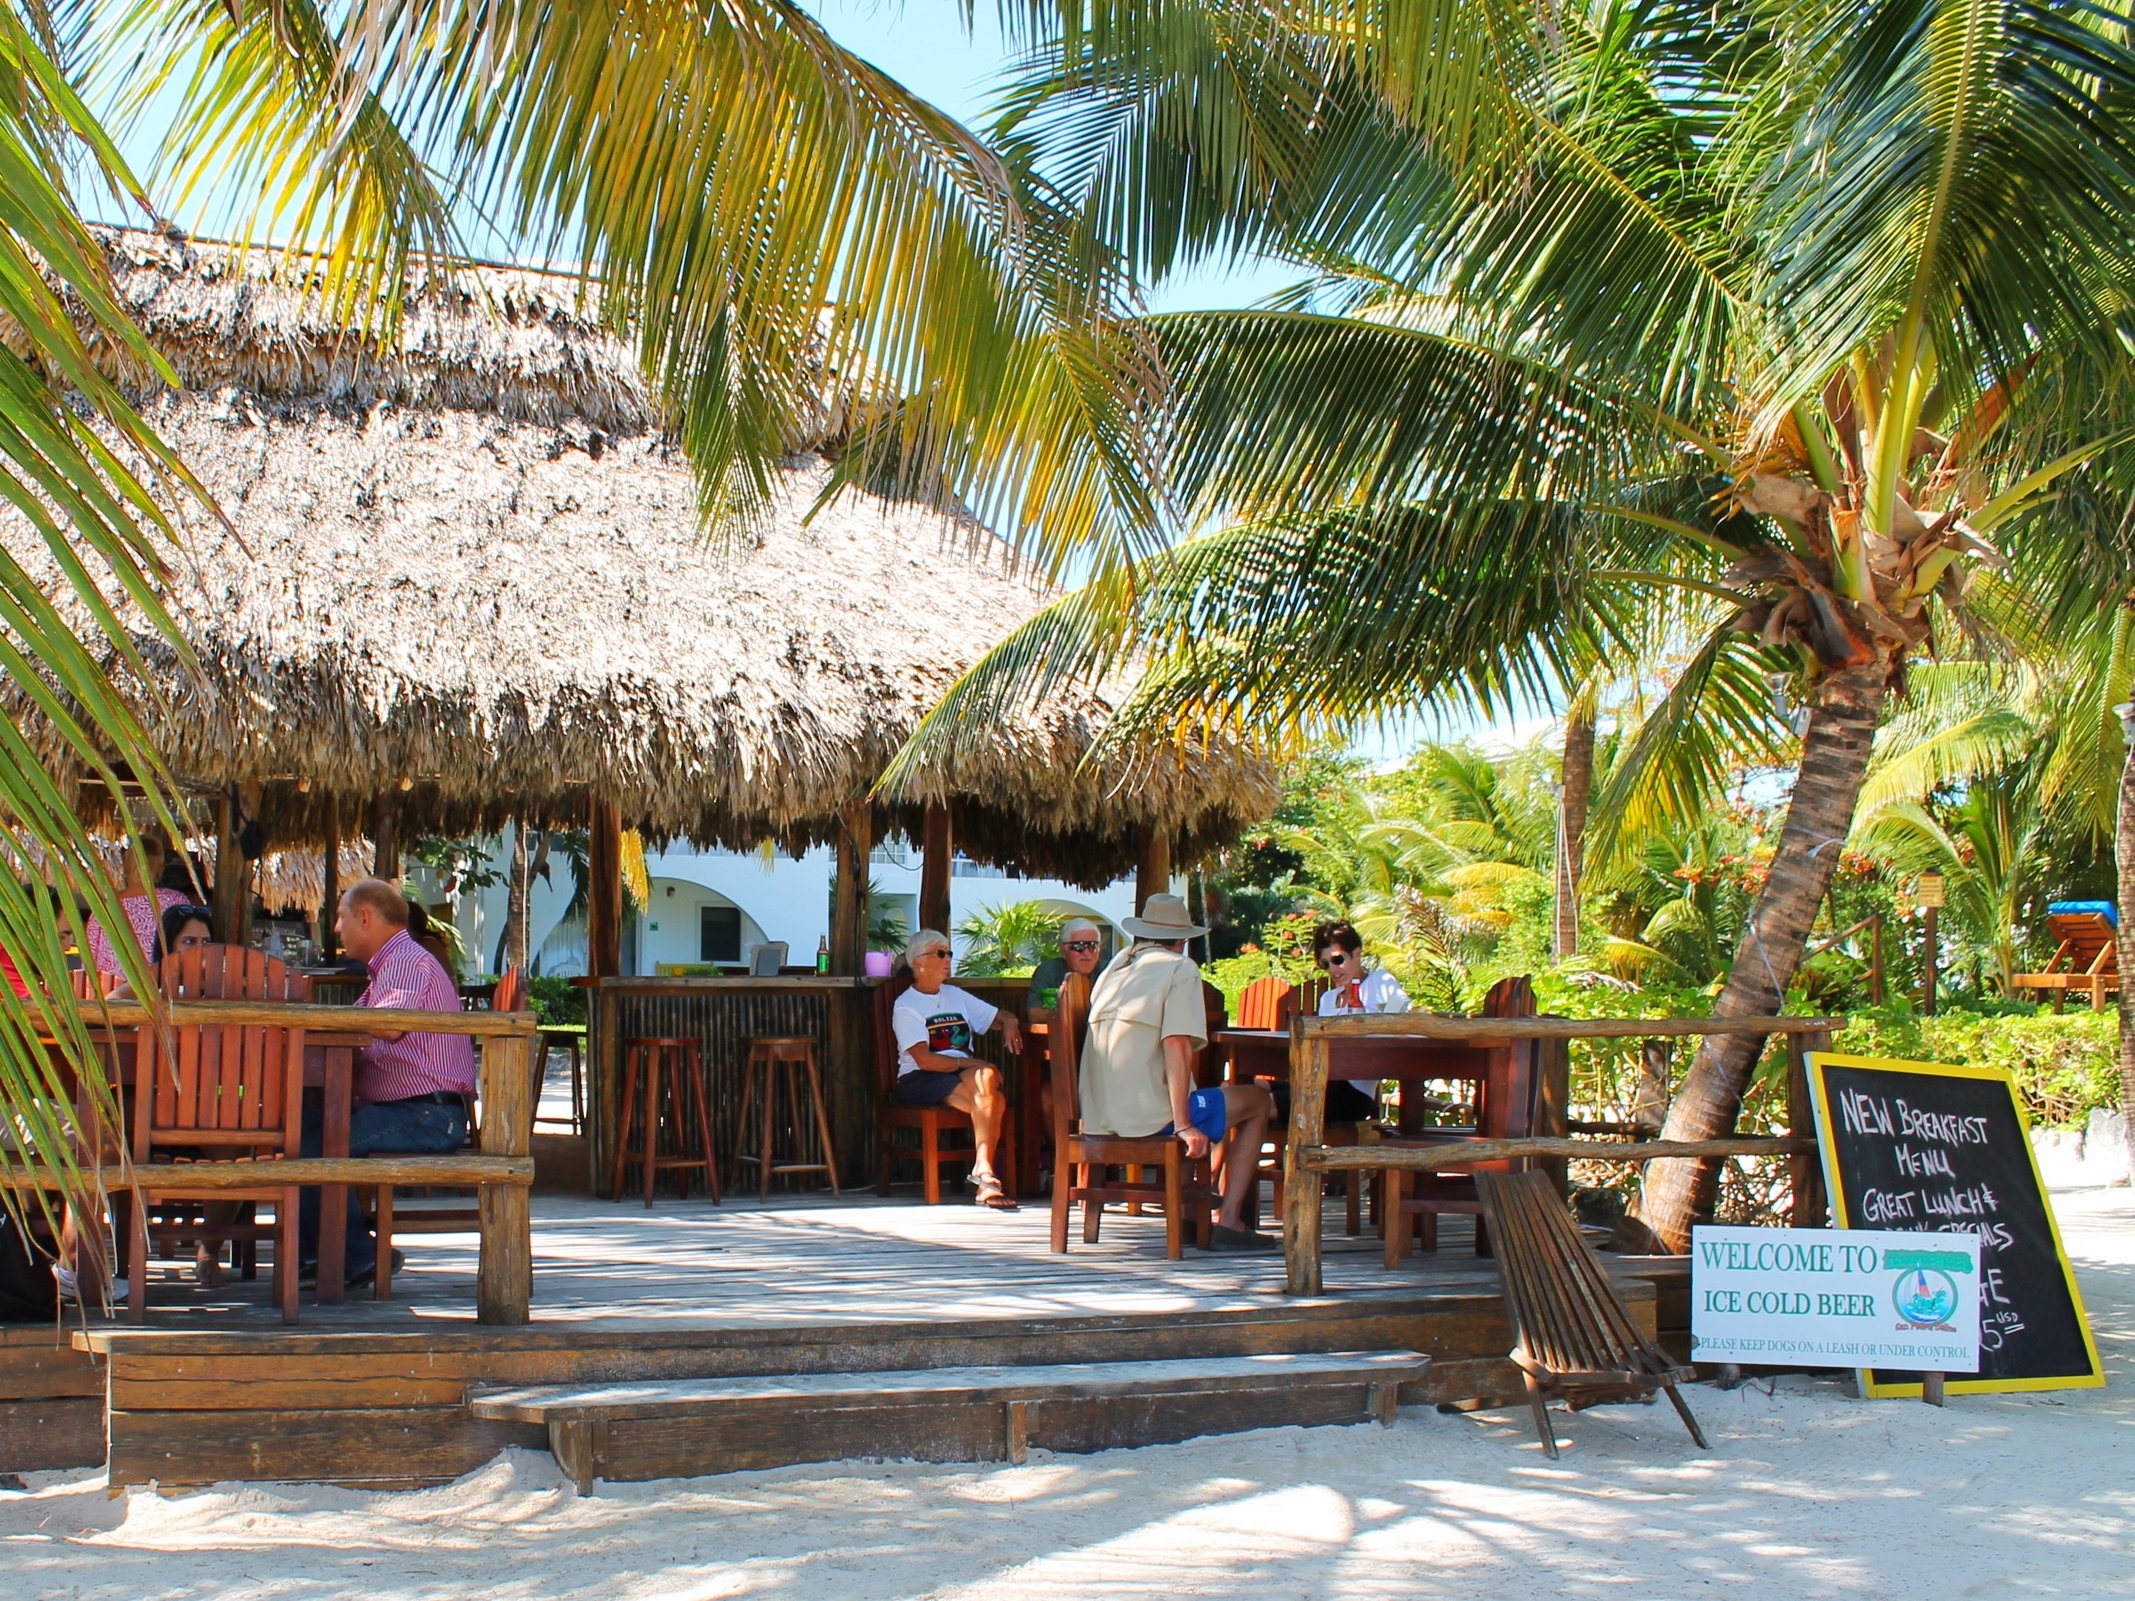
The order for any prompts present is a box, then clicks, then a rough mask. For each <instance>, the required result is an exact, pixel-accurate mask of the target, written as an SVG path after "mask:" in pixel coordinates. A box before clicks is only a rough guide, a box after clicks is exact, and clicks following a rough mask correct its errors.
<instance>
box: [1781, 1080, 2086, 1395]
mask: <svg viewBox="0 0 2135 1601" xmlns="http://www.w3.org/2000/svg"><path fill="white" fill-rule="evenodd" d="M1809 1082H1810V1086H1811V1090H1812V1093H1813V1094H1814V1096H1815V1100H1816V1119H1817V1131H1818V1138H1817V1143H1818V1145H1819V1146H1820V1147H1821V1149H1822V1151H1823V1157H1824V1176H1825V1178H1826V1180H1827V1181H1828V1183H1829V1184H1830V1187H1831V1209H1832V1213H1833V1221H1834V1222H1836V1223H1837V1224H1838V1226H1839V1227H1840V1228H1862V1229H1904V1230H1920V1231H1924V1232H1927V1233H1971V1234H1976V1235H1978V1236H1979V1287H1980V1325H1979V1372H1978V1373H1977V1374H1976V1375H1974V1376H1968V1377H1965V1378H1961V1379H1960V1378H1957V1377H1955V1376H1954V1375H1953V1376H1952V1377H1951V1378H1950V1380H1949V1382H1948V1388H1949V1391H1950V1393H1951V1394H1962V1393H1964V1392H1966V1391H1979V1390H2065V1389H2075V1388H2080V1387H2091V1386H2097V1385H2102V1384H2103V1383H2105V1374H2104V1371H2103V1370H2102V1369H2101V1368H2100V1367H2099V1365H2098V1347H2097V1344H2096V1342H2095V1341H2093V1340H2092V1338H2091V1331H2090V1324H2089V1322H2088V1321H2087V1320H2086V1319H2085V1318H2084V1316H2083V1300H2082V1297H2081V1296H2080V1295H2079V1294H2078V1293H2077V1290H2076V1278H2075V1274H2074V1273H2073V1272H2071V1271H2070V1269H2069V1266H2068V1258H2067V1256H2066V1255H2065V1254H2064V1253H2063V1252H2062V1250H2061V1233H2060V1230H2059V1229H2058V1228H2057V1227H2055V1225H2054V1218H2053V1209H2052V1207H2050V1206H2049V1205H2047V1202H2046V1186H2045V1185H2044V1184H2043V1183H2042V1182H2041V1181H2040V1179H2039V1169H2038V1163H2037V1162H2036V1161H2035V1160H2034V1159H2033V1157H2032V1153H2031V1134H2030V1130H2029V1129H2028V1128H2026V1127H2025V1124H2024V1112H2023V1107H2022V1104H2021V1103H2020V1102H2019V1100H2018V1099H2017V1092H2016V1084H2015V1083H2014V1081H2012V1080H2011V1079H2010V1077H2009V1075H2008V1074H2007V1073H2006V1072H2004V1071H2002V1070H2001V1069H2000V1068H1988V1067H1944V1066H1941V1065H1939V1064H1936V1063H1931V1062H1889V1061H1881V1060H1877V1059H1874V1058H1870V1057H1861V1056H1836V1055H1832V1054H1830V1053H1828V1052H1822V1051H1817V1052H1812V1053H1811V1054H1810V1056H1809ZM1862 1383H1863V1386H1864V1388H1865V1389H1866V1391H1867V1393H1868V1394H1870V1395H1876V1396H1884V1395H1918V1394H1919V1393H1920V1376H1919V1375H1918V1374H1917V1373H1901V1372H1893V1371H1890V1370H1887V1369H1880V1368H1879V1369H1871V1370H1869V1371H1867V1372H1865V1373H1864V1374H1863V1375H1862Z"/></svg>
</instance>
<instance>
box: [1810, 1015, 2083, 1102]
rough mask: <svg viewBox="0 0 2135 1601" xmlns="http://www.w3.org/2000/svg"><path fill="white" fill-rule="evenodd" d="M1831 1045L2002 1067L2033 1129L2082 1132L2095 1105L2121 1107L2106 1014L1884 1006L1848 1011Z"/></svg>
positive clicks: (1913, 1058)
mask: <svg viewBox="0 0 2135 1601" xmlns="http://www.w3.org/2000/svg"><path fill="white" fill-rule="evenodd" d="M1831 1043H1832V1047H1833V1049H1835V1050H1841V1051H1848V1052H1851V1053H1852V1054H1854V1055H1856V1056H1894V1057H1899V1058H1902V1059H1905V1060H1908V1061H1922V1062H1947V1063H1949V1064H1950V1065H1951V1066H1953V1067H2000V1068H2006V1069H2007V1070H2008V1072H2009V1075H2010V1076H2011V1077H2012V1078H2014V1079H2015V1080H2016V1085H2017V1088H2018V1089H2019V1090H2021V1091H2022V1092H2023V1096H2024V1112H2025V1115H2026V1116H2027V1117H2029V1118H2030V1119H2031V1122H2032V1124H2033V1126H2035V1127H2041V1128H2077V1127H2081V1126H2082V1124H2083V1123H2084V1122H2085V1121H2086V1120H2087V1119H2088V1118H2089V1117H2090V1114H2091V1113H2092V1111H2093V1110H2095V1109H2096V1108H2098V1107H2110V1106H2117V1105H2118V1104H2119V1102H2120V1022H2119V1018H2118V1016H2117V1015H2116V1014H2115V1013H2113V1012H2110V1011H2107V1012H2069V1013H2065V1014H2062V1015H2060V1016H2056V1015H2055V1014H2053V1013H2051V1012H2040V1013H2038V1014H2036V1015H2034V1016H2030V1017H2025V1016H2020V1015H2007V1016H1982V1015H1980V1014H1979V1013H1978V1012H1974V1011H1949V1012H1939V1013H1937V1014H1936V1015H1935V1016H1933V1017H1916V1016H1914V1015H1912V1014H1911V1013H1910V1012H1909V1011H1904V1010H1901V1009H1899V1008H1895V1007H1886V1008H1883V1009H1882V1010H1880V1011H1874V1012H1856V1013H1854V1014H1853V1017H1852V1019H1851V1020H1850V1021H1849V1022H1848V1024H1847V1026H1846V1027H1845V1028H1844V1029H1842V1030H1840V1031H1839V1033H1838V1034H1837V1036H1836V1037H1834V1038H1833V1040H1832V1042H1831Z"/></svg>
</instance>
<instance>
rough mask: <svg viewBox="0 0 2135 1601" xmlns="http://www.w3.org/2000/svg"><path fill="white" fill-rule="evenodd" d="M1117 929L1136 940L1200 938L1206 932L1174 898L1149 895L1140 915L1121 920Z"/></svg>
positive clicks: (1184, 906) (1177, 899) (1183, 904)
mask: <svg viewBox="0 0 2135 1601" xmlns="http://www.w3.org/2000/svg"><path fill="white" fill-rule="evenodd" d="M1119 926H1120V927H1121V928H1123V929H1125V930H1126V931H1127V932H1128V933H1130V934H1132V935H1133V936H1134V937H1135V938H1136V939H1199V938H1200V937H1201V936H1202V935H1203V934H1206V933H1207V932H1208V930H1207V929H1205V928H1203V927H1201V925H1200V924H1198V923H1196V922H1195V921H1194V920H1193V918H1192V916H1191V915H1189V914H1188V912H1187V910H1186V903H1185V902H1184V901H1182V900H1180V899H1179V897H1178V896H1176V895H1152V896H1150V897H1149V898H1148V899H1147V900H1146V901H1143V902H1142V915H1141V916H1139V917H1122V918H1121V919H1120V920H1119Z"/></svg>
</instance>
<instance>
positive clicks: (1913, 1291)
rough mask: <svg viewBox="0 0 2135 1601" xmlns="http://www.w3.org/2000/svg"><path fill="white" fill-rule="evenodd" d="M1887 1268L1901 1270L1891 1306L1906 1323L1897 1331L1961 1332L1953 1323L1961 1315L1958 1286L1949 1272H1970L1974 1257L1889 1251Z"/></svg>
mask: <svg viewBox="0 0 2135 1601" xmlns="http://www.w3.org/2000/svg"><path fill="white" fill-rule="evenodd" d="M1883 1265H1884V1266H1885V1267H1886V1268H1892V1267H1894V1268H1897V1269H1899V1273H1898V1276H1897V1278H1896V1279H1894V1280H1892V1281H1891V1286H1890V1304H1891V1306H1892V1307H1893V1308H1894V1309H1895V1310H1896V1311H1897V1314H1898V1316H1899V1317H1900V1318H1902V1319H1903V1320H1904V1321H1903V1322H1901V1323H1899V1324H1898V1325H1897V1327H1899V1328H1900V1329H1933V1330H1935V1331H1937V1332H1939V1333H1944V1334H1955V1333H1956V1332H1957V1329H1956V1327H1955V1326H1954V1325H1953V1324H1952V1323H1951V1322H1950V1318H1951V1316H1952V1315H1953V1314H1955V1312H1956V1311H1957V1284H1956V1281H1955V1280H1953V1279H1952V1278H1951V1277H1950V1275H1949V1273H1948V1272H1947V1271H1945V1270H1946V1269H1950V1268H1955V1269H1956V1270H1957V1271H1958V1272H1960V1273H1962V1272H1968V1271H1969V1270H1970V1269H1971V1266H1972V1260H1971V1258H1970V1257H1968V1256H1966V1255H1964V1253H1963V1252H1961V1251H1885V1252H1884V1253H1883Z"/></svg>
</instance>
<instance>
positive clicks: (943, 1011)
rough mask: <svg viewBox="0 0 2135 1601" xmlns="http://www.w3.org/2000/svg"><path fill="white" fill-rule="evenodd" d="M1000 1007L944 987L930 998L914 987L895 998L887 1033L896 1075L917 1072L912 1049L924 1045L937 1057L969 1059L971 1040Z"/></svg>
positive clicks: (982, 1031) (961, 991)
mask: <svg viewBox="0 0 2135 1601" xmlns="http://www.w3.org/2000/svg"><path fill="white" fill-rule="evenodd" d="M999 1012H1000V1008H999V1007H997V1006H989V1005H987V1004H986V1002H984V1001H982V1000H980V999H979V998H978V997H977V996H976V995H973V994H972V993H971V992H970V991H968V990H960V989H958V988H957V987H956V986H955V985H954V984H944V985H943V986H942V987H941V988H940V989H939V990H937V991H936V992H935V993H934V994H932V995H926V994H922V993H921V992H920V990H919V987H918V986H917V985H914V986H913V987H912V988H911V989H908V990H906V991H905V992H904V993H903V994H902V995H900V996H898V997H897V1004H896V1005H895V1006H894V1007H892V1008H891V1009H890V1030H891V1032H892V1033H894V1034H895V1035H896V1036H897V1072H898V1076H899V1077H902V1076H903V1075H904V1074H906V1073H916V1072H918V1071H919V1064H918V1063H917V1062H915V1061H913V1060H912V1047H913V1046H915V1045H924V1046H925V1047H926V1048H927V1049H928V1050H930V1051H933V1052H935V1053H937V1054H938V1055H941V1056H969V1055H971V1054H972V1050H971V1046H972V1041H973V1040H975V1039H977V1038H978V1036H979V1035H981V1034H983V1033H985V1032H986V1030H988V1029H989V1028H992V1027H993V1020H994V1018H995V1017H996V1016H997V1015H998V1014H999Z"/></svg>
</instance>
